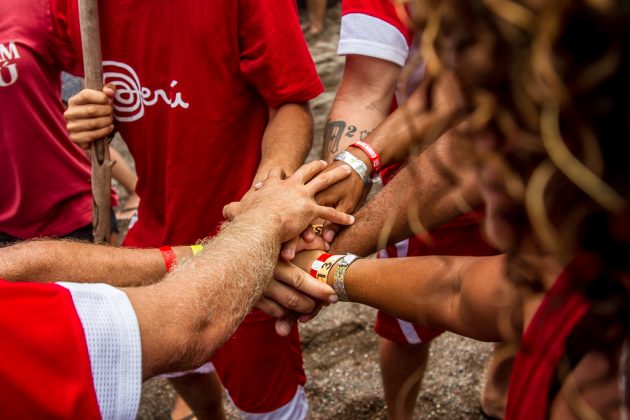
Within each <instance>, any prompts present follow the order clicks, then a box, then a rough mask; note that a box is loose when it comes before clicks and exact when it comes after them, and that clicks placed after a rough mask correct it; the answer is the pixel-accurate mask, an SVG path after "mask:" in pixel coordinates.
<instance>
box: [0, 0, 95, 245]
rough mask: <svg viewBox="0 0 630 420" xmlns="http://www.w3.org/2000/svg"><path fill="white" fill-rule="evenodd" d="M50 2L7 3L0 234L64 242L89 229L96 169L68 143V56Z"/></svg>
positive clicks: (0, 60) (0, 104)
mask: <svg viewBox="0 0 630 420" xmlns="http://www.w3.org/2000/svg"><path fill="white" fill-rule="evenodd" d="M52 29H53V28H52V21H51V18H50V10H49V4H48V1H46V0H41V1H35V0H2V2H0V180H1V181H2V182H0V232H2V233H5V234H8V235H11V236H15V237H18V238H23V239H27V238H32V237H36V236H60V235H65V234H67V233H70V232H72V231H74V230H76V229H78V228H80V227H83V226H85V225H87V224H89V223H90V220H91V211H92V198H91V193H90V189H91V187H90V165H89V161H88V159H87V158H86V156H85V154H84V153H83V152H82V151H81V150H80V149H79V148H78V147H76V146H75V145H73V144H72V143H71V142H70V140H69V139H68V135H67V133H66V128H65V122H64V119H63V115H62V114H63V105H62V103H61V93H60V92H61V81H60V73H61V70H62V69H67V70H70V71H72V70H73V69H72V68H71V67H70V66H69V63H68V61H67V60H66V59H65V58H64V57H67V53H64V51H63V50H62V49H61V48H62V46H59V45H57V44H56V43H55V42H54V39H53V37H52V33H53V31H52Z"/></svg>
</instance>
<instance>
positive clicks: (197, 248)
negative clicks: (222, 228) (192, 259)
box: [190, 244, 203, 255]
mask: <svg viewBox="0 0 630 420" xmlns="http://www.w3.org/2000/svg"><path fill="white" fill-rule="evenodd" d="M190 249H191V250H192V253H193V255H197V254H199V253H200V252H201V251H203V245H198V244H197V245H191V246H190Z"/></svg>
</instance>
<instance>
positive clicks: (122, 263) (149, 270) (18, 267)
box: [0, 240, 191, 287]
mask: <svg viewBox="0 0 630 420" xmlns="http://www.w3.org/2000/svg"><path fill="white" fill-rule="evenodd" d="M174 250H175V253H176V255H177V257H178V260H180V261H181V259H183V258H185V257H187V256H189V255H190V254H191V252H190V249H189V248H188V247H176V248H174ZM0 261H2V264H0V278H4V279H6V280H9V281H34V282H54V281H66V282H76V283H107V284H110V285H112V286H117V287H133V286H141V285H145V284H151V283H154V282H156V281H159V280H160V279H161V278H162V277H164V275H165V274H166V267H165V264H164V259H163V258H162V256H161V254H160V252H159V251H158V250H157V249H130V248H116V247H111V246H106V245H94V244H88V243H82V242H72V241H59V240H33V241H26V242H22V243H19V244H16V245H12V246H8V247H4V248H0Z"/></svg>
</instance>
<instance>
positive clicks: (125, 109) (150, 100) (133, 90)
mask: <svg viewBox="0 0 630 420" xmlns="http://www.w3.org/2000/svg"><path fill="white" fill-rule="evenodd" d="M103 80H104V81H105V83H111V84H113V85H115V86H116V101H115V102H114V117H115V118H116V120H118V121H120V122H131V121H137V120H139V119H140V118H142V117H143V116H144V108H145V107H147V106H153V105H155V104H156V103H157V102H158V101H160V100H161V101H162V102H163V103H165V104H166V105H168V106H170V107H171V108H177V107H178V106H179V107H182V108H184V109H188V107H189V104H188V103H187V102H185V101H184V100H183V99H182V94H181V92H175V86H177V80H173V81H172V82H171V85H170V89H169V92H170V94H167V93H166V91H164V90H163V89H156V90H155V91H151V89H149V88H147V87H144V86H142V84H141V83H140V78H139V77H138V74H137V73H136V71H135V70H134V69H133V68H132V67H131V66H129V65H128V64H125V63H120V62H118V61H103Z"/></svg>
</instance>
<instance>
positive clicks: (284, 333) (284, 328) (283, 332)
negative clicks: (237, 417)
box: [279, 322, 291, 336]
mask: <svg viewBox="0 0 630 420" xmlns="http://www.w3.org/2000/svg"><path fill="white" fill-rule="evenodd" d="M279 330H280V335H282V336H287V335H289V333H290V332H291V328H290V327H289V325H288V324H287V323H286V322H281V323H280V326H279Z"/></svg>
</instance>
